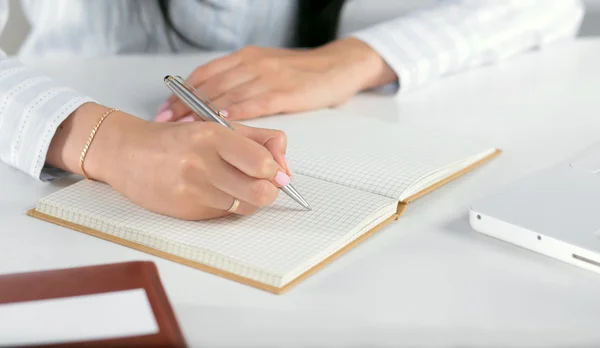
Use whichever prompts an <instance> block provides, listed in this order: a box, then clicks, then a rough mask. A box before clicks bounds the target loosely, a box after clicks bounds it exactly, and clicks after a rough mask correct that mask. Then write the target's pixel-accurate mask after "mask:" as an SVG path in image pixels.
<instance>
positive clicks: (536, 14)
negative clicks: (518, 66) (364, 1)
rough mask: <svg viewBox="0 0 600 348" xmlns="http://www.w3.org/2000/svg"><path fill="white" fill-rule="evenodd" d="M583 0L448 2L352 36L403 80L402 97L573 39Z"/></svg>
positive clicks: (453, 0)
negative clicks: (441, 80)
mask: <svg viewBox="0 0 600 348" xmlns="http://www.w3.org/2000/svg"><path fill="white" fill-rule="evenodd" d="M583 14H584V6H583V4H582V2H581V1H580V0H445V1H444V0H443V1H439V3H438V5H435V6H433V7H431V8H426V9H423V10H419V11H416V12H413V13H410V14H409V15H407V16H403V17H400V18H397V19H394V20H391V21H387V22H383V23H381V24H378V25H375V26H372V27H369V28H366V29H364V30H360V31H357V32H354V33H351V34H350V35H351V36H354V37H356V38H358V39H360V40H362V41H364V42H365V43H367V44H369V45H370V46H371V47H372V48H373V49H374V50H375V51H377V52H378V53H379V54H380V55H381V56H382V58H383V59H384V60H385V61H386V62H387V63H388V64H389V66H390V67H391V68H392V69H393V70H394V71H395V72H396V75H397V76H398V77H399V89H398V90H397V91H398V93H399V94H401V93H405V92H408V91H411V90H415V89H418V88H420V87H422V86H424V85H426V84H428V83H430V82H433V81H435V80H437V79H439V78H441V77H443V76H446V75H449V74H453V73H457V72H461V71H465V70H468V69H471V68H474V67H477V66H481V65H485V64H493V63H496V62H499V61H502V60H506V59H509V58H511V57H513V56H515V55H518V54H521V53H524V52H527V51H530V50H532V49H540V48H543V47H545V46H547V45H550V44H553V43H556V42H559V41H561V40H566V39H572V38H574V37H575V36H576V35H577V33H578V30H579V27H580V25H581V21H582V18H583Z"/></svg>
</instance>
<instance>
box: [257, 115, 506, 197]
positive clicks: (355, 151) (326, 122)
mask: <svg viewBox="0 0 600 348" xmlns="http://www.w3.org/2000/svg"><path fill="white" fill-rule="evenodd" d="M251 125H253V126H262V127H269V128H277V129H281V130H283V131H285V132H286V134H287V136H288V152H287V158H288V159H289V162H290V166H291V167H292V169H293V171H295V172H297V173H301V174H303V175H308V176H311V177H315V178H319V179H323V180H328V181H331V182H335V183H339V184H342V185H344V186H348V187H354V188H358V189H361V190H365V191H368V192H372V193H376V194H380V195H384V196H387V197H390V198H395V199H398V200H402V199H403V198H404V193H405V192H407V189H408V188H409V187H411V185H415V184H417V183H418V182H419V181H420V180H423V179H426V178H427V177H428V176H429V177H430V178H431V175H432V174H434V173H435V172H437V171H439V170H440V169H442V168H444V167H448V168H447V169H452V170H454V171H459V170H460V169H462V168H464V167H466V166H468V165H469V164H470V163H473V162H475V161H476V160H477V159H480V158H482V157H485V156H486V155H489V154H491V153H492V152H493V151H495V149H491V148H490V147H489V146H485V145H482V144H480V143H477V142H474V141H470V140H466V139H461V138H456V137H453V136H452V135H450V134H446V133H443V132H441V131H440V130H432V129H424V128H415V127H414V126H410V128H409V127H405V126H402V125H397V124H390V123H385V122H383V121H378V120H374V119H367V118H364V117H360V118H358V117H348V118H345V119H344V118H343V115H337V114H336V115H327V113H325V112H320V113H318V114H315V115H312V114H307V115H300V116H296V115H294V116H287V118H286V119H282V118H278V119H276V120H259V121H258V122H254V123H253V124H251ZM467 158H471V161H464V160H465V159H467ZM461 161H462V162H463V163H460V162H461ZM452 173H453V172H446V173H445V174H446V175H442V176H441V177H446V176H449V175H450V174H452ZM438 174H439V173H438ZM439 177H440V175H438V178H439Z"/></svg>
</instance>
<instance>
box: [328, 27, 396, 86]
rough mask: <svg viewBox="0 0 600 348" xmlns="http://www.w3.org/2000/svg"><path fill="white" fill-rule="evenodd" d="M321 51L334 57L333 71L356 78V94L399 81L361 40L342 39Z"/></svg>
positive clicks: (388, 67)
mask: <svg viewBox="0 0 600 348" xmlns="http://www.w3.org/2000/svg"><path fill="white" fill-rule="evenodd" d="M319 50H323V51H324V52H326V53H328V54H330V55H333V57H334V59H333V61H332V66H331V67H330V68H331V69H339V71H340V72H341V73H344V74H349V75H351V76H353V77H354V80H355V82H356V84H355V86H356V87H355V89H356V92H360V91H362V90H366V89H370V88H375V87H379V86H383V85H386V84H388V83H392V82H394V81H397V80H398V77H397V76H396V73H395V72H394V71H393V70H392V68H391V67H390V66H389V65H388V64H387V63H386V62H385V60H384V59H383V58H382V57H381V56H380V55H379V53H377V51H375V50H374V49H373V48H371V46H369V45H368V44H367V43H365V42H363V41H361V40H359V39H356V38H352V37H350V38H345V39H340V40H337V41H334V42H332V43H330V44H327V45H325V46H323V47H321V48H319Z"/></svg>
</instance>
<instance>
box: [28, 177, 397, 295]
mask: <svg viewBox="0 0 600 348" xmlns="http://www.w3.org/2000/svg"><path fill="white" fill-rule="evenodd" d="M293 183H294V186H295V187H296V189H297V190H298V191H299V192H301V193H302V195H303V196H304V197H305V198H306V199H307V200H308V201H309V202H310V204H311V207H312V211H306V210H304V209H303V208H302V207H300V206H299V205H298V204H297V203H296V202H294V201H293V200H292V199H291V198H289V197H288V196H287V195H285V194H283V193H280V195H279V196H278V199H277V201H276V202H275V204H274V205H272V206H270V207H267V208H263V209H261V210H260V211H259V212H257V213H256V214H254V215H252V216H250V217H239V216H228V217H224V218H219V219H214V220H209V221H184V220H180V219H175V218H171V217H167V216H163V215H159V214H155V213H152V212H150V211H147V210H145V209H142V208H140V207H138V206H136V205H134V204H132V203H131V202H130V201H129V200H127V199H126V198H124V197H122V196H121V195H120V194H119V193H117V192H116V191H114V190H113V189H112V188H110V187H109V186H108V185H105V184H102V183H98V182H93V181H80V182H78V183H76V184H74V185H71V186H69V187H67V188H65V189H62V190H60V191H57V192H55V193H53V194H51V195H49V196H47V197H45V198H43V199H41V200H40V201H39V203H38V205H37V207H36V210H38V211H40V212H42V213H45V214H48V215H52V216H56V217H58V218H61V219H64V220H67V221H70V222H73V223H76V224H79V225H83V226H86V227H89V228H92V229H94V230H97V231H100V232H104V233H107V234H110V235H113V236H116V237H119V238H123V239H126V240H129V241H132V242H136V243H139V244H142V245H145V246H149V247H152V248H155V249H158V250H161V251H165V252H167V253H171V254H174V255H177V256H180V257H183V258H186V259H189V260H192V261H197V262H200V263H203V264H206V265H209V266H213V267H215V268H218V269H221V270H224V271H228V272H231V273H234V274H237V275H240V276H243V277H246V278H250V279H253V280H256V281H259V282H263V283H266V284H270V285H273V286H277V287H279V286H282V285H283V279H284V278H285V279H287V280H291V279H293V278H294V275H293V274H292V273H293V272H295V273H296V275H299V274H301V273H302V272H303V271H305V270H308V269H310V268H311V267H312V266H314V265H315V264H317V263H319V262H320V261H321V260H322V259H324V258H326V257H327V256H329V254H331V253H334V252H335V251H337V250H338V249H339V248H341V247H342V246H344V245H346V244H347V243H349V242H351V241H352V240H354V239H355V238H357V237H358V236H360V234H362V232H363V231H362V230H360V229H361V228H365V227H368V226H370V225H373V224H375V225H376V224H378V223H379V222H380V221H383V220H385V219H386V218H388V217H389V216H391V215H392V214H394V212H395V211H396V206H397V202H395V201H394V200H391V199H388V198H385V197H382V196H378V195H374V194H371V193H368V192H364V191H359V190H355V189H351V188H347V187H344V186H340V185H337V184H333V183H329V182H326V181H322V180H317V179H314V178H311V177H307V176H302V175H295V176H294V178H293Z"/></svg>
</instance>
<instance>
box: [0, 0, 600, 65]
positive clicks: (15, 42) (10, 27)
mask: <svg viewBox="0 0 600 348" xmlns="http://www.w3.org/2000/svg"><path fill="white" fill-rule="evenodd" d="M44 1H51V0H44ZM88 1H90V0H88ZM103 1H110V0H103ZM146 1H150V0H146ZM371 1H373V2H374V3H376V2H377V1H383V2H388V1H401V2H402V5H401V7H407V8H412V7H415V6H417V5H418V4H419V3H423V2H432V1H434V0H371ZM584 2H585V4H586V7H587V13H586V17H585V19H584V21H583V24H582V27H581V31H580V35H581V36H600V0H584ZM9 4H10V5H9V7H10V13H9V18H8V23H7V25H6V27H5V29H4V31H3V32H2V34H1V35H0V47H1V48H2V49H3V50H4V51H5V52H7V53H8V54H14V53H15V52H17V50H18V48H19V46H20V44H21V42H22V41H23V39H24V38H25V37H26V36H27V32H28V30H29V24H28V23H27V21H26V20H25V17H24V16H23V12H22V11H21V7H20V5H19V0H9ZM372 4H373V3H372ZM374 5H376V4H374Z"/></svg>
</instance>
